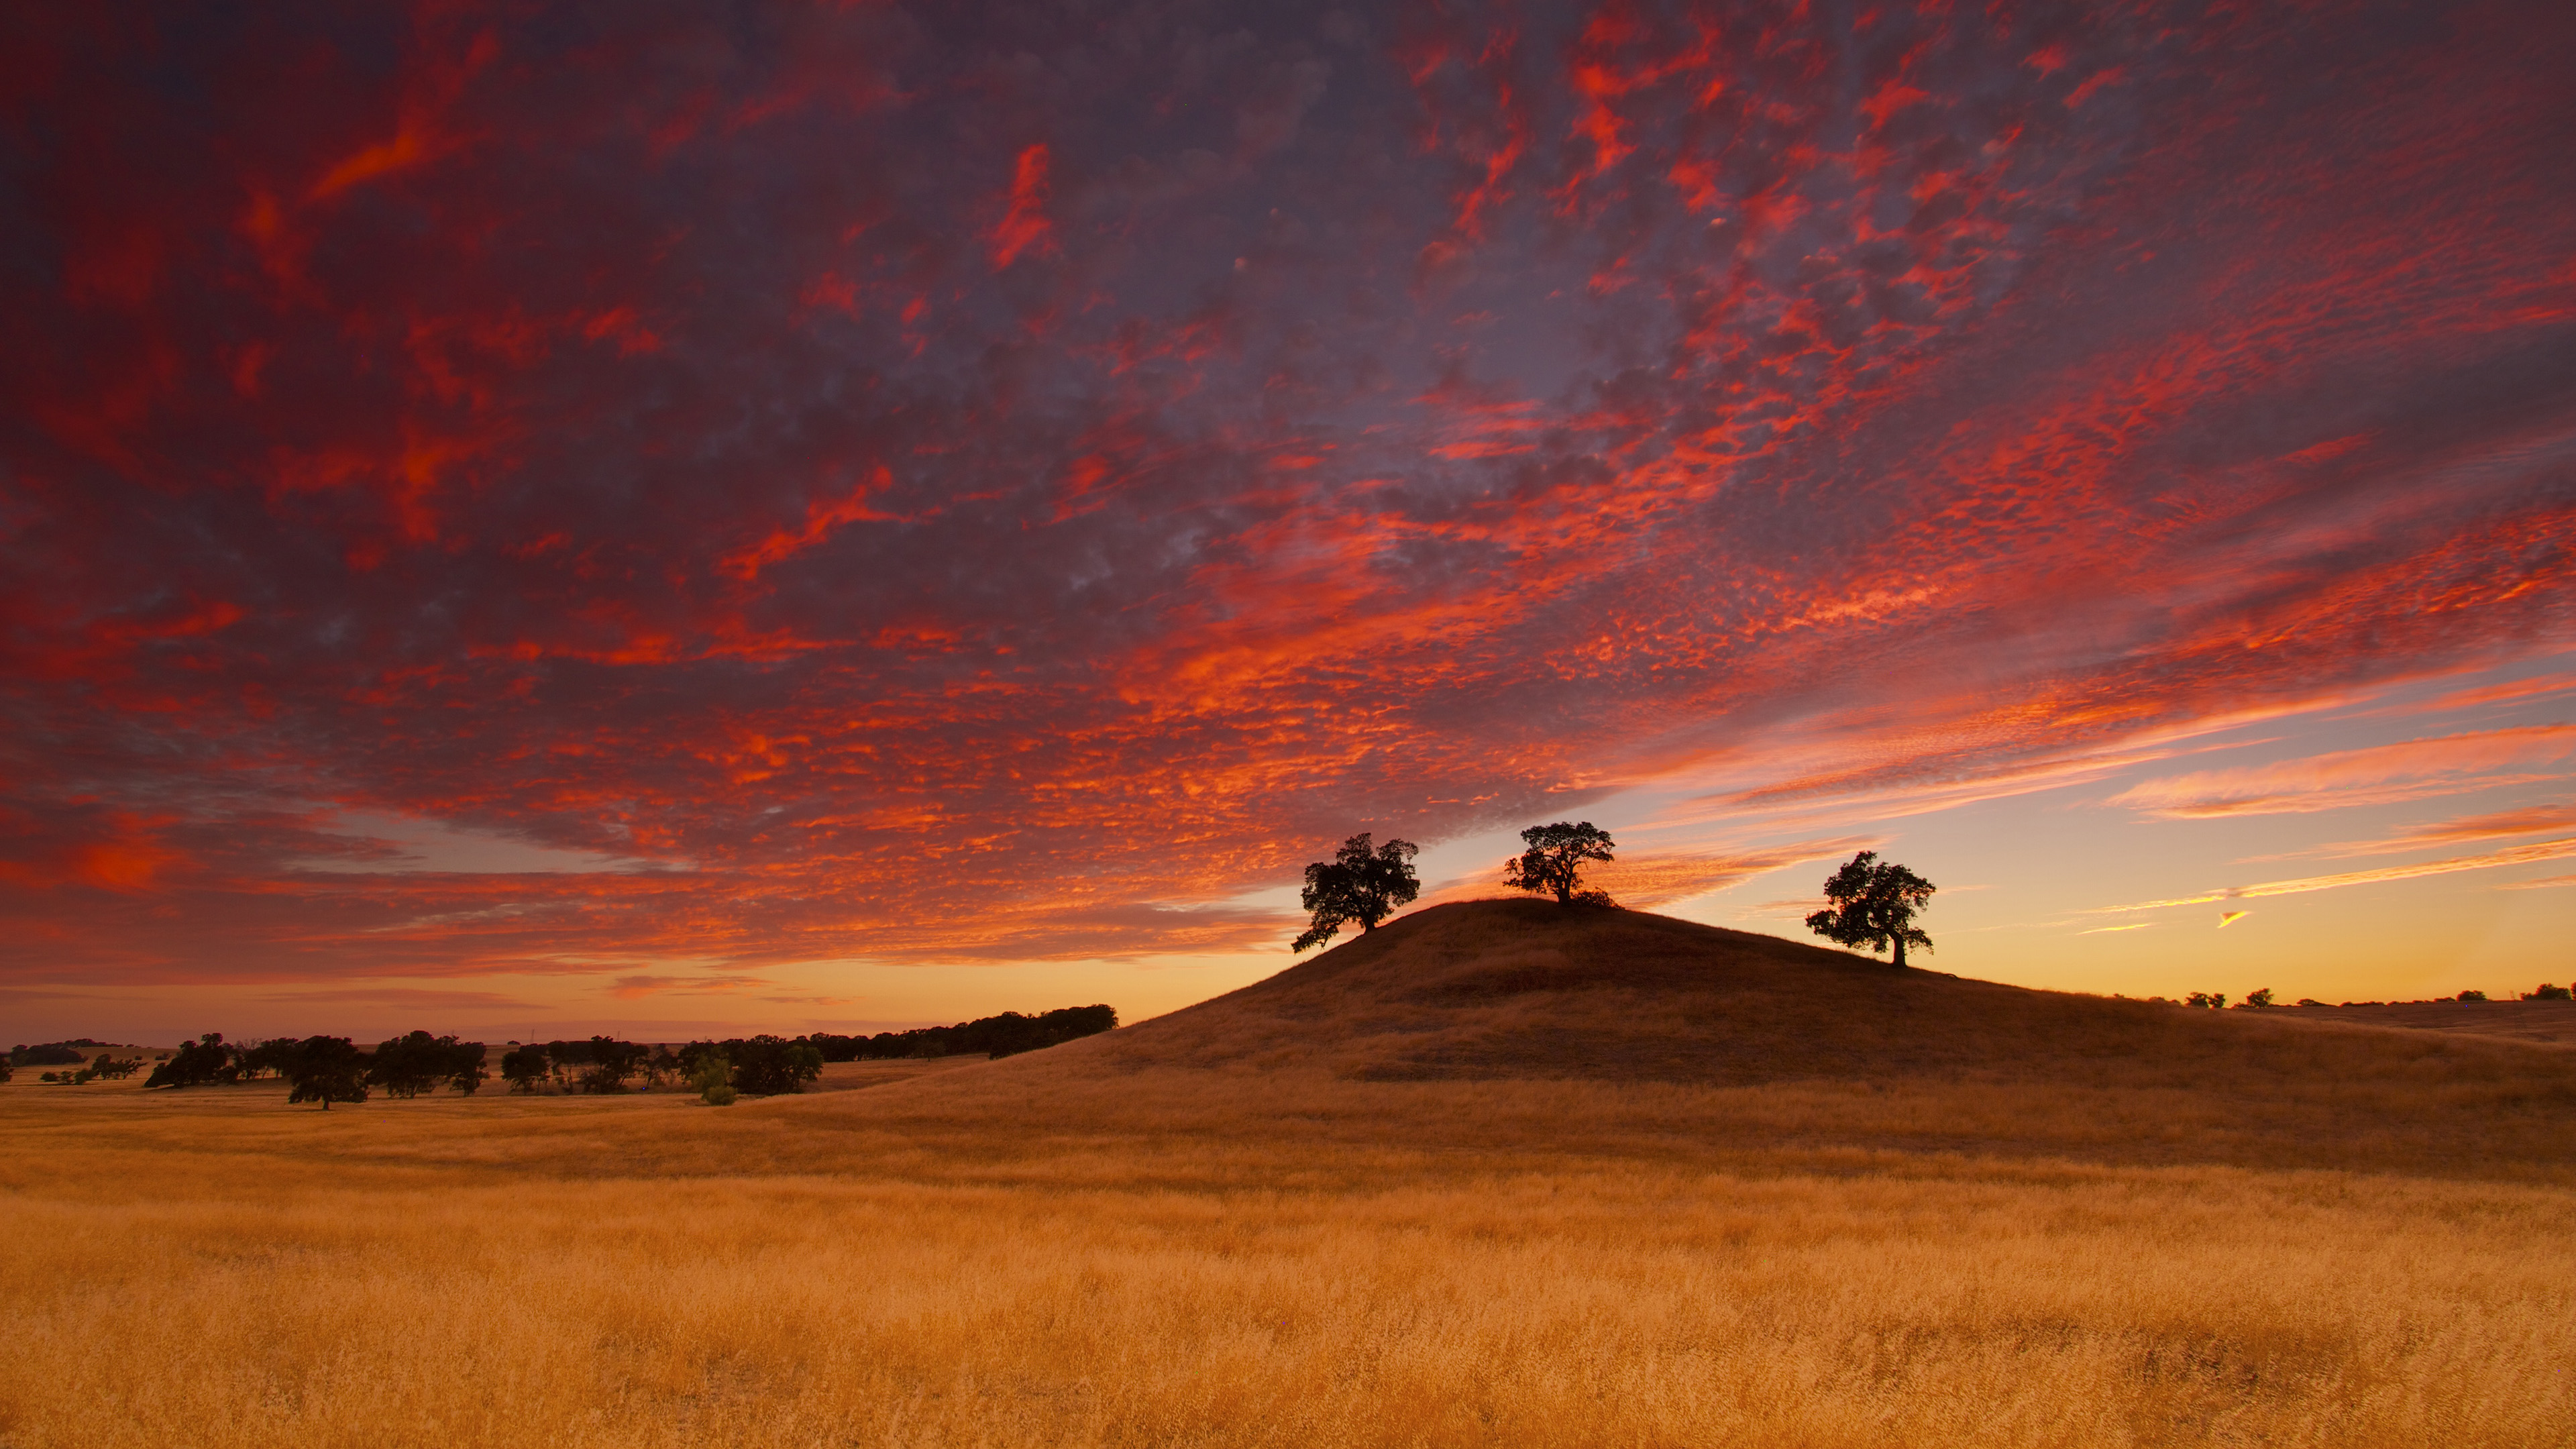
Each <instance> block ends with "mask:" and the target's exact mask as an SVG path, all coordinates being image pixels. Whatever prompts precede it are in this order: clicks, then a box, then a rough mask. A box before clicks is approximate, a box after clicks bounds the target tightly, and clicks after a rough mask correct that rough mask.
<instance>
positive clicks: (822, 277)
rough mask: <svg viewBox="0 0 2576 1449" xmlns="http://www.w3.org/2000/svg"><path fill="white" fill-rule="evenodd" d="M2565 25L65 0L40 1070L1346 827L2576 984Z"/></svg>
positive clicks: (2101, 932) (2279, 965) (975, 944)
mask: <svg viewBox="0 0 2576 1449" xmlns="http://www.w3.org/2000/svg"><path fill="white" fill-rule="evenodd" d="M2570 74H2576V8H2571V7H2568V6H2566V5H2564V4H2559V3H2549V0H2541V3H2503V4H2474V3H2461V4H2439V5H2435V4H2424V5H2383V4H2350V3H2338V0H2316V3H2267V4H2239V3H2216V0H2212V3H2155V0H2142V3H2126V4H2123V3H2088V4H2081V5H2075V4H2069V5H2062V6H2023V5H2003V4H1997V5H1993V6H1990V7H1986V8H1983V9H1980V8H1977V7H1974V6H1968V5H1954V4H1941V3H1922V4H1916V5H1894V4H1865V3H1843V4H1830V3H1805V4H1784V3H1761V4H1751V3H1748V4H1700V5H1649V4H1625V3H1616V4H1607V3H1605V4H1593V5H1580V4H1578V5H1540V4H1515V5H1490V6H1484V5H1475V4H1467V3H1458V0H1450V3H1442V4H1428V3H1419V4H1417V3H1392V4H1387V5H1374V6H1354V7H1351V8H1347V9H1334V8H1324V7H1310V6H1293V5H1290V6H1283V5H1276V4H1262V5H1227V4H1196V3H1185V0H1171V3H1126V0H1087V3H1063V4H1052V5H1048V4H1029V3H1022V4H1014V5H1007V6H1005V5H992V6H986V5H978V4H973V3H962V0H959V3H947V0H944V3H940V4H936V5H930V4H917V3H853V4H846V5H844V4H789V3H777V0H741V3H735V4H730V5H723V6H717V5H680V4H668V3H656V0H617V3H613V4H609V3H594V4H578V3H567V4H549V3H541V0H521V3H515V4H510V5H487V4H480V3H475V0H436V3H428V0H424V3H419V4H416V5H413V6H410V7H405V6H402V5H398V4H392V3H372V0H358V3H350V0H331V3H328V4H318V3H317V4H295V3H277V4H267V5H258V6H237V5H227V4H210V3H204V0H191V3H186V4H165V5H151V4H138V3H127V0H104V3H100V4H95V5H85V6H19V7H13V8H12V9H11V10H10V11H9V13H8V14H7V16H6V17H5V18H0V219H4V220H5V221H6V225H5V226H0V317H5V319H6V320H5V321H0V328H5V329H6V341H7V346H5V347H0V721H4V722H5V723H0V1036H6V1037H8V1038H9V1039H11V1040H13V1041H15V1040H38V1039H45V1038H49V1037H53V1036H58V1035H73V1034H82V1035H91V1036H97V1037H101V1038H104V1039H119V1038H121V1039H128V1040H147V1041H170V1040H176V1039H177V1038H178V1037H179V1036H180V1035H181V1034H183V1033H194V1032H197V1031H203V1030H223V1031H226V1032H227V1033H230V1034H233V1035H236V1036H241V1035H251V1036H264V1035H273V1034H280V1033H306V1032H315V1031H332V1032H337V1033H355V1034H358V1035H362V1036H363V1035H372V1034H377V1033H383V1032H390V1031H395V1030H403V1029H409V1028H412V1027H423V1028H427V1029H432V1030H438V1031H457V1032H462V1033H467V1034H470V1035H481V1036H490V1037H495V1038H498V1037H510V1038H519V1037H523V1036H556V1035H566V1034H570V1035H582V1034H587V1033H589V1032H592V1031H609V1032H615V1033H620V1034H626V1035H634V1036H639V1037H645V1038H652V1039H666V1038H670V1037H675V1036H681V1035H689V1034H705V1033H715V1032H733V1031H744V1030H778V1031H785V1032H791V1033H792V1032H799V1031H807V1030H836V1031H848V1030H860V1029H871V1030H872V1029H882V1028H884V1027H888V1026H898V1025H908V1024H914V1023H920V1022H931V1021H953V1020H958V1019H963V1018H965V1017H968V1016H973V1015H982V1014H987V1013H990V1012H994V1011H1000V1010H1005V1009H1016V1010H1026V1011H1035V1010H1042V1009H1046V1008H1051V1007H1055V1006H1061V1005H1068V1004H1076V1003H1088V1002H1093V1001H1106V1002H1109V1003H1110V1004H1112V1005H1115V1006H1117V1007H1118V1008H1119V1009H1120V1011H1121V1013H1122V1014H1123V1015H1124V1016H1125V1017H1126V1019H1129V1020H1135V1019H1139V1018H1142V1017H1146V1016H1151V1015H1154V1014H1157V1013H1160V1012H1163V1011H1168V1010H1172V1009H1174V1008H1177V1007H1179V1006H1182V1005H1185V1004H1187V1003H1189V1002H1191V1001H1195V1000H1200V999H1204V998H1205V997H1208V996H1211V995H1214V994H1217V993H1219V992H1222V991H1226V990H1230V989H1232V988H1234V987H1237V986H1240V985H1243V984H1246V983H1248V982H1250V981H1253V980H1257V979H1259V978H1260V977H1261V976H1264V975H1266V974H1269V973H1270V972H1273V971H1276V970H1278V969H1281V968H1282V967H1284V966H1286V965H1288V964H1290V962H1291V959H1292V958H1291V957H1290V955H1289V953H1288V951H1287V943H1288V942H1289V940H1290V939H1291V938H1292V937H1293V936H1295V935H1296V934H1297V932H1298V930H1299V929H1300V928H1301V927H1302V925H1303V920H1302V917H1301V916H1300V913H1299V911H1298V903H1297V892H1296V886H1297V882H1298V880H1299V878H1300V875H1301V872H1302V869H1303V867H1304V865H1305V864H1306V863H1307V862H1308V861H1311V860H1316V859H1320V858H1323V857H1325V856H1326V855H1328V854H1329V853H1330V851H1331V849H1332V847H1333V846H1334V845H1335V844H1336V843H1337V842H1339V841H1340V840H1341V839H1342V838H1343V837H1344V836H1345V835H1348V834H1350V833H1353V832H1356V831H1362V830H1365V831H1370V832H1373V833H1374V835H1375V836H1376V837H1377V838H1378V839H1384V838H1386V837H1387V836H1389V835H1396V836H1401V837H1403V838H1405V839H1408V840H1412V841H1415V842H1417V843H1419V844H1420V845H1421V846H1422V847H1423V850H1422V855H1421V858H1420V861H1419V865H1420V867H1421V870H1422V874H1423V878H1424V882H1425V887H1426V889H1425V893H1424V897H1423V899H1424V902H1425V903H1430V902H1434V901H1441V900H1452V899H1461V898H1469V897H1474V896H1478V895H1489V894H1499V893H1501V885H1500V870H1499V867H1500V864H1501V862H1502V860H1503V858H1504V857H1505V856H1506V855H1507V854H1509V853H1511V852H1512V851H1514V850H1516V849H1517V846H1518V839H1517V833H1518V831H1519V830H1520V829H1521V828H1522V827H1524V826H1527V825H1531V824H1537V823H1542V822H1546V821H1553V820H1568V819H1570V820H1588V821H1591V822H1594V823H1597V824H1599V825H1600V826H1602V827H1603V828H1605V829H1607V830H1609V831H1610V832H1611V833H1612V834H1613V835H1614V837H1615V838H1616V839H1617V840H1618V842H1619V850H1618V854H1619V859H1618V861H1617V863H1616V864H1615V865H1614V866H1612V867H1609V868H1607V870H1606V871H1605V872H1604V875H1603V879H1602V883H1603V884H1604V885H1606V886H1608V887H1609V888H1610V889H1611V890H1612V891H1613V893H1614V894H1616V895H1618V896H1619V897H1620V898H1621V899H1622V900H1623V901H1624V902H1626V903H1627V904H1629V905H1632V906H1638V907H1643V908H1649V909H1655V910H1662V911H1667V912H1670V913H1672V914H1676V915H1681V916H1685V917H1688V918H1691V919H1695V920H1703V921H1709V922H1713V923H1716V924H1721V925H1728V926H1735V927H1740V928H1744V929H1752V930H1762V931H1768V932H1773V933H1777V934H1783V935H1789V936H1793V937H1800V938H1804V937H1805V932H1804V929H1803V927H1802V926H1801V924H1800V921H1799V917H1800V916H1802V915H1803V914H1804V912H1805V911H1807V910H1810V909H1813V908H1814V905H1815V903H1816V901H1815V898H1816V897H1817V896H1818V894H1819V892H1820V890H1821V885H1822V882H1823V880H1824V878H1825V877H1826V876H1827V875H1828V874H1830V873H1831V871H1832V869H1833V867H1834V866H1835V865H1836V864H1838V863H1839V862H1840V861H1841V860H1842V859H1845V858H1848V857H1849V856H1850V855H1851V854H1852V853H1853V852H1855V851H1858V850H1862V849H1875V850H1878V851H1880V852H1882V853H1883V854H1884V855H1885V856H1887V857H1888V858H1891V859H1895V860H1899V861H1901V862H1902V863H1904V864H1906V865H1907V866H1909V867H1911V868H1912V869H1914V870H1915V871H1917V872H1918V873H1919V874H1921V875H1923V876H1925V877H1927V878H1929V879H1931V880H1932V881H1933V882H1934V883H1935V884H1936V885H1938V886H1939V887H1940V888H1941V892H1940V894H1939V895H1937V896H1936V897H1935V898H1934V900H1933V903H1932V906H1931V909H1930V910H1929V912H1928V913H1927V914H1926V916H1925V918H1924V920H1923V923H1922V924H1923V925H1924V927H1925V928H1926V929H1927V930H1928V931H1929V932H1930V934H1931V935H1932V937H1933V940H1934V942H1935V943H1936V952H1935V954H1933V955H1931V956H1929V957H1922V958H1919V959H1918V962H1917V964H1919V965H1923V966H1926V967H1930V968H1933V969H1939V970H1947V971H1953V972H1956V973H1958V974H1961V975H1964V976H1974V977H1982V978H1987V979H1993V980H2004V981H2012V982H2017V983H2021V984H2026V985H2033V986H2046V987H2054V988H2063V989H2074V990H2085V991H2103V992H2121V993H2126V994H2130V995H2156V994H2163V995H2175V996H2179V995H2180V994H2182V993H2183V992H2185V991H2190V990H2221V991H2226V992H2229V993H2231V994H2233V995H2241V994H2242V993H2244V992H2245V991H2248V990H2251V989H2253V988H2256V987H2261V986H2269V987H2271V988H2273V989H2274V990H2275V991H2276V993H2277V994H2278V995H2279V997H2280V998H2281V999H2282V1000H2285V1001H2287V1000H2290V999H2293V998H2295V997H2299V996H2315V997H2317V998H2319V999H2324V1000H2348V999H2400V998H2414V997H2418V996H2423V995H2429V994H2433V993H2436V992H2439V993H2443V994H2448V993H2450V992H2454V991H2457V990H2461V989H2466V988H2477V989H2482V990H2486V991H2489V992H2490V993H2491V994H2498V995H2502V994H2505V993H2509V992H2511V991H2515V990H2527V989H2529V988H2530V987H2531V986H2533V985H2535V984H2537V983H2538V982H2540V981H2542V980H2550V981H2560V982H2563V981H2566V980H2567V979H2569V978H2570V977H2571V976H2576V951H2571V949H2570V946H2569V944H2568V942H2569V940H2570V937H2571V929H2570V928H2571V927H2576V588H2571V584H2576V168H2571V166H2570V164H2569V159H2568V154H2569V153H2568V145H2567V138H2568V137H2569V136H2571V135H2576V87H2570V86H2569V85H2568V84H2567V83H2566V77H2567V76H2568V75H2570Z"/></svg>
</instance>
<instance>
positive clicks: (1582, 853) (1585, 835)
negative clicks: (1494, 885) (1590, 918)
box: [1503, 820, 1619, 906]
mask: <svg viewBox="0 0 2576 1449" xmlns="http://www.w3.org/2000/svg"><path fill="white" fill-rule="evenodd" d="M1521 843H1522V844H1523V845H1525V846H1527V847H1528V849H1526V850H1524V851H1522V852H1521V854H1520V858H1519V859H1517V860H1507V861H1504V862H1503V884H1505V885H1507V886H1510V887H1511V888H1512V889H1514V890H1523V891H1528V892H1530V893H1531V894H1532V895H1542V896H1543V895H1547V894H1550V893H1551V892H1553V893H1554V894H1555V896H1556V903H1557V904H1558V905H1560V906H1564V905H1572V904H1574V903H1575V902H1576V901H1578V900H1584V901H1598V902H1600V903H1603V904H1607V903H1608V902H1609V899H1610V898H1609V896H1607V895H1605V894H1603V893H1602V892H1600V891H1587V890H1584V889H1583V867H1584V866H1585V865H1586V864H1588V863H1591V862H1594V861H1600V862H1604V863H1606V862H1608V861H1610V860H1612V859H1613V858H1614V857H1613V856H1612V855H1611V854H1610V851H1611V848H1612V847H1613V846H1615V845H1617V844H1618V843H1619V842H1617V841H1615V840H1612V839H1611V838H1610V832H1609V831H1606V830H1602V829H1599V828H1598V827H1596V826H1594V825H1593V823H1592V822H1591V821H1589V820H1585V821H1581V822H1579V823H1578V822H1571V821H1564V820H1559V821H1557V822H1556V823H1555V824H1553V825H1533V826H1531V827H1530V828H1529V829H1527V830H1524V831H1522V832H1521Z"/></svg>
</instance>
